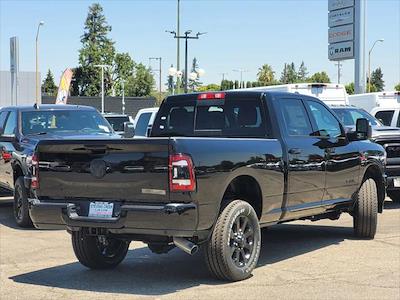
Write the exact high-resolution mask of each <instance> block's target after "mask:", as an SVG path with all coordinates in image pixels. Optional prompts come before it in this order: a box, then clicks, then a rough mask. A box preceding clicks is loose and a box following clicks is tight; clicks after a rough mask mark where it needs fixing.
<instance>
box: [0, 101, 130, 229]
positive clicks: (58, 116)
mask: <svg viewBox="0 0 400 300" xmlns="http://www.w3.org/2000/svg"><path fill="white" fill-rule="evenodd" d="M132 136H133V132H132ZM76 138H79V139H96V138H97V139H104V138H107V139H110V138H118V139H119V138H120V136H119V135H117V134H116V133H115V132H114V131H113V130H112V128H111V127H110V125H109V124H108V122H107V121H106V120H105V119H104V118H103V117H102V116H101V115H100V113H99V112H97V111H96V110H95V109H94V108H92V107H87V106H77V105H40V106H36V105H35V106H17V107H4V108H2V109H1V110H0V154H1V155H0V186H1V187H2V188H4V189H6V190H8V191H9V192H11V193H13V194H14V217H15V221H16V222H17V224H18V225H19V226H21V227H30V226H32V221H31V219H30V217H29V210H28V201H27V197H29V196H30V195H31V188H34V187H35V185H36V183H37V176H35V175H34V174H33V173H32V170H33V169H34V165H35V163H36V156H35V155H34V154H35V149H36V146H37V144H38V143H39V141H43V140H46V139H51V140H55V139H76ZM59 168H60V169H62V167H61V166H59ZM66 168H67V167H66Z"/></svg>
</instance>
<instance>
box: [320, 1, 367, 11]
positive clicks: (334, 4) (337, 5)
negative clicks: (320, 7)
mask: <svg viewBox="0 0 400 300" xmlns="http://www.w3.org/2000/svg"><path fill="white" fill-rule="evenodd" d="M358 1H360V0H358ZM351 6H354V0H329V1H328V10H329V11H332V10H337V9H342V8H346V7H351Z"/></svg>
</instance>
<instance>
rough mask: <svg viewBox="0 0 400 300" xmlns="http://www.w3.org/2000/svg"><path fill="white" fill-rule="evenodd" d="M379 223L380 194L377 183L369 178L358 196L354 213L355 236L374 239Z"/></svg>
mask: <svg viewBox="0 0 400 300" xmlns="http://www.w3.org/2000/svg"><path fill="white" fill-rule="evenodd" d="M377 221H378V193H377V189H376V183H375V181H374V180H373V179H371V178H369V179H367V180H365V181H364V182H363V184H362V185H361V188H360V190H359V191H358V194H357V199H356V205H355V208H354V213H353V228H354V234H355V235H356V236H357V237H360V238H367V239H373V238H374V236H375V233H376V228H377Z"/></svg>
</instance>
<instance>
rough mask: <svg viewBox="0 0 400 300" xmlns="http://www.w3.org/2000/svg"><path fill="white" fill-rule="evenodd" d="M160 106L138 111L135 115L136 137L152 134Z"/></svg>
mask: <svg viewBox="0 0 400 300" xmlns="http://www.w3.org/2000/svg"><path fill="white" fill-rule="evenodd" d="M157 112H158V107H150V108H143V109H141V110H139V111H138V113H137V114H136V117H135V121H134V125H135V137H137V138H142V137H147V136H149V134H150V131H151V127H152V126H153V122H154V119H155V118H156V115H157Z"/></svg>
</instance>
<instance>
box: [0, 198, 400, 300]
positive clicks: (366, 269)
mask: <svg viewBox="0 0 400 300" xmlns="http://www.w3.org/2000/svg"><path fill="white" fill-rule="evenodd" d="M385 207H386V209H385V211H384V214H382V215H380V216H379V224H378V233H377V235H376V237H375V240H372V241H371V240H356V239H354V238H353V236H352V228H351V226H352V219H351V217H350V216H348V215H343V216H342V217H341V218H340V220H338V221H319V222H315V223H312V222H294V223H289V224H285V225H278V226H275V227H271V228H269V229H267V230H263V235H262V238H263V248H262V252H261V257H260V261H259V264H258V267H257V268H256V269H255V271H254V272H253V275H254V276H253V277H252V278H250V279H248V280H246V281H243V282H236V283H226V282H219V281H217V280H214V279H212V278H210V277H209V274H208V271H207V269H206V266H205V264H203V261H202V253H198V254H196V255H195V256H193V257H191V256H189V255H187V254H185V253H184V252H182V251H180V250H177V249H174V250H172V251H171V252H170V253H169V254H164V255H156V254H153V253H151V252H150V250H148V248H147V247H146V245H145V244H142V243H138V242H135V243H132V244H131V247H130V251H129V254H128V256H127V258H126V259H125V261H124V262H123V263H122V264H121V265H120V266H118V267H117V268H116V269H115V270H111V271H92V270H88V269H86V268H84V267H83V266H81V265H80V264H79V263H78V262H77V260H76V258H75V256H74V254H73V251H72V246H71V242H70V237H69V235H68V234H67V233H66V232H65V231H39V230H35V229H28V230H22V229H19V228H17V227H16V226H15V225H14V221H13V219H12V206H11V205H10V204H7V203H1V202H0V263H1V264H0V272H1V282H0V298H1V299H4V300H5V299H141V298H146V297H149V298H152V299H154V298H156V299H159V298H163V299H164V298H165V299H227V298H229V299H266V298H270V299H274V298H279V299H400V205H398V204H394V203H392V202H391V201H390V200H388V201H386V203H385Z"/></svg>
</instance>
